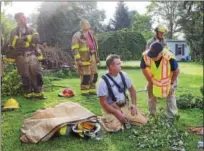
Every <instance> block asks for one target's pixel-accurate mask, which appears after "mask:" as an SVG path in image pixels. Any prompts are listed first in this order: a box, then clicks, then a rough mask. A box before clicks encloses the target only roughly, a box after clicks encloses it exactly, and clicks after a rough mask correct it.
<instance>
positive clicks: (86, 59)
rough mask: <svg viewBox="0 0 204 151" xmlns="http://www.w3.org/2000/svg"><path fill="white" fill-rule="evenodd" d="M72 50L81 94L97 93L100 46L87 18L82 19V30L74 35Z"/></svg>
mask: <svg viewBox="0 0 204 151" xmlns="http://www.w3.org/2000/svg"><path fill="white" fill-rule="evenodd" d="M72 50H73V53H74V58H75V63H76V67H77V69H78V72H79V75H80V79H81V94H82V95H89V94H96V86H95V84H96V82H97V78H98V73H97V63H99V57H98V46H97V41H96V38H95V37H94V35H93V31H91V30H90V24H89V22H88V20H86V19H83V20H81V30H80V31H78V32H76V33H75V34H74V36H73V37H72Z"/></svg>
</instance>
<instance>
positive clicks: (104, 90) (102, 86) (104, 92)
mask: <svg viewBox="0 0 204 151" xmlns="http://www.w3.org/2000/svg"><path fill="white" fill-rule="evenodd" d="M122 73H123V75H124V77H125V82H126V85H127V88H130V87H131V86H132V82H131V80H130V78H129V77H128V75H127V73H125V72H122ZM105 76H106V75H105ZM106 77H107V76H106ZM111 77H112V78H113V79H114V80H115V82H117V83H118V85H119V86H120V87H121V88H124V85H123V82H122V79H121V76H120V74H119V73H118V75H117V76H111ZM107 79H108V81H109V83H110V85H111V88H112V91H113V94H114V95H115V98H116V101H121V100H125V95H124V93H120V92H119V91H118V87H117V86H116V85H115V84H114V83H113V82H112V80H111V79H109V78H108V77H107ZM97 95H98V96H107V97H108V99H107V101H108V103H112V102H113V101H112V98H111V97H110V95H109V94H108V87H107V85H106V83H105V81H104V79H102V78H101V79H100V80H99V84H98V88H97Z"/></svg>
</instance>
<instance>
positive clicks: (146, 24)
mask: <svg viewBox="0 0 204 151" xmlns="http://www.w3.org/2000/svg"><path fill="white" fill-rule="evenodd" d="M133 21H134V22H133V25H132V30H133V31H136V32H139V33H141V34H142V35H143V36H144V38H145V39H146V40H148V39H150V38H151V37H152V35H153V33H152V32H151V28H152V23H151V18H150V16H148V15H140V14H139V13H137V14H135V16H134V19H133Z"/></svg>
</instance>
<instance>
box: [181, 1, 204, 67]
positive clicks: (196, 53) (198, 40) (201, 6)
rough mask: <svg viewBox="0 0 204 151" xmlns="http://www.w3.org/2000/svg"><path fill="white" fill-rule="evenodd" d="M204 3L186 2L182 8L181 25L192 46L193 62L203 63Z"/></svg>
mask: <svg viewBox="0 0 204 151" xmlns="http://www.w3.org/2000/svg"><path fill="white" fill-rule="evenodd" d="M203 12H204V2H201V1H185V2H184V3H183V5H182V6H181V8H180V14H181V19H180V20H179V24H180V25H181V28H182V30H183V32H184V34H185V38H186V40H187V42H188V43H189V45H190V48H191V55H192V58H193V60H195V61H197V62H201V63H203V55H202V54H203V45H204V41H203V34H204V33H203V17H204V13H203Z"/></svg>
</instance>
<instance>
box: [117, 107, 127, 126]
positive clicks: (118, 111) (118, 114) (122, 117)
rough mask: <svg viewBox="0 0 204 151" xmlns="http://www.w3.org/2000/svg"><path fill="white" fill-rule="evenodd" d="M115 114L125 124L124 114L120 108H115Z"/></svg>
mask: <svg viewBox="0 0 204 151" xmlns="http://www.w3.org/2000/svg"><path fill="white" fill-rule="evenodd" d="M115 116H116V117H117V119H118V120H119V121H120V122H121V123H123V124H125V123H126V122H127V120H126V118H125V115H124V114H123V113H122V112H121V111H120V110H116V112H115Z"/></svg>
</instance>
